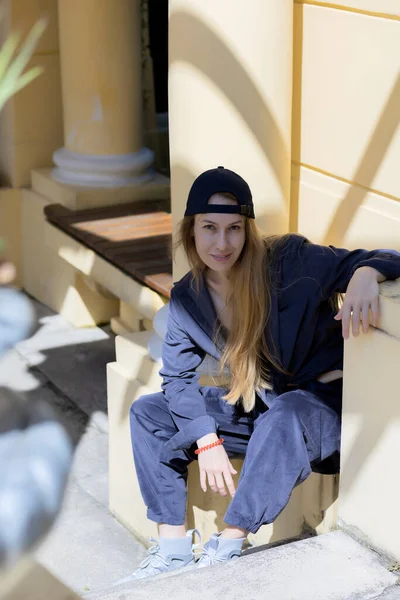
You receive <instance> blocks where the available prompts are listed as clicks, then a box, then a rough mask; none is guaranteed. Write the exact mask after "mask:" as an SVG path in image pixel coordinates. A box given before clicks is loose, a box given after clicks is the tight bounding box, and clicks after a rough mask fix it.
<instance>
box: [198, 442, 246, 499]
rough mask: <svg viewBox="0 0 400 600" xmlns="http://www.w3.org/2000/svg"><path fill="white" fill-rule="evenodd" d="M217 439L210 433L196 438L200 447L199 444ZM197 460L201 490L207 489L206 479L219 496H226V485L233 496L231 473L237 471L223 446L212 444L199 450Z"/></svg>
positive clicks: (233, 486) (205, 444) (233, 487)
mask: <svg viewBox="0 0 400 600" xmlns="http://www.w3.org/2000/svg"><path fill="white" fill-rule="evenodd" d="M217 440H218V437H217V436H216V435H215V434H210V435H207V436H204V437H203V438H201V439H200V440H198V441H197V445H198V446H199V448H200V447H201V446H207V445H208V444H212V443H213V442H216V441H217ZM198 460H199V470H200V485H201V489H202V490H203V492H206V491H207V481H208V485H209V486H210V488H211V489H212V491H213V492H218V493H219V494H221V496H226V495H227V491H226V487H227V488H228V491H229V493H230V495H231V496H232V497H233V496H234V494H235V484H234V482H233V479H232V475H235V474H236V473H237V471H236V470H235V469H234V468H233V466H232V464H231V461H230V460H229V458H228V455H227V453H226V451H225V448H224V447H223V446H222V445H221V446H214V448H210V449H209V450H205V451H204V452H200V454H199V455H198ZM225 484H226V487H225Z"/></svg>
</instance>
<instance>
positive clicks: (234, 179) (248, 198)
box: [185, 167, 255, 219]
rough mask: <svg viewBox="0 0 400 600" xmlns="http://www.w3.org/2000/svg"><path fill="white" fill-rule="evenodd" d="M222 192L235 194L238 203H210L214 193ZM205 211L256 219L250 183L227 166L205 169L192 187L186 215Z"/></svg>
mask: <svg viewBox="0 0 400 600" xmlns="http://www.w3.org/2000/svg"><path fill="white" fill-rule="evenodd" d="M221 192H229V193H230V194H233V195H234V196H235V198H237V200H238V204H229V205H226V204H208V201H209V199H210V198H211V196H212V195H213V194H218V193H221ZM203 213H230V214H240V215H244V216H245V217H249V218H250V219H254V218H255V215H254V206H253V198H252V195H251V191H250V188H249V185H248V184H247V183H246V181H245V180H244V179H243V178H242V177H240V175H238V174H237V173H235V172H234V171H230V170H229V169H225V167H217V168H216V169H209V170H208V171H204V173H201V175H199V176H198V177H197V179H195V181H194V183H193V185H192V187H191V188H190V192H189V196H188V199H187V204H186V211H185V217H189V216H191V215H198V214H203Z"/></svg>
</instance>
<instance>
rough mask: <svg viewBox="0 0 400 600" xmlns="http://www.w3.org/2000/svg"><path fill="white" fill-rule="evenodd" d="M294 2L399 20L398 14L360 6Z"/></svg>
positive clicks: (309, 0) (304, 0) (295, 1)
mask: <svg viewBox="0 0 400 600" xmlns="http://www.w3.org/2000/svg"><path fill="white" fill-rule="evenodd" d="M294 4H301V5H309V6H319V7H320V8H331V9H334V10H341V11H342V12H350V13H356V14H358V15H366V16H367V17H376V18H378V19H388V20H390V21H400V16H399V15H391V14H389V13H380V12H374V11H371V10H362V9H361V8H351V7H350V6H341V5H340V4H335V3H331V2H318V1H317V0H315V1H314V0H294Z"/></svg>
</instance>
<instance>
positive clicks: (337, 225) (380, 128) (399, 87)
mask: <svg viewBox="0 0 400 600" xmlns="http://www.w3.org/2000/svg"><path fill="white" fill-rule="evenodd" d="M399 106H400V75H399V76H398V77H397V80H396V83H395V84H394V86H393V88H392V91H391V93H390V96H389V98H388V100H387V102H386V105H385V106H384V108H383V110H382V113H381V116H380V118H379V121H378V123H377V125H376V127H375V130H374V131H373V133H372V135H371V137H370V140H369V143H368V145H367V146H366V150H365V152H364V156H363V157H362V159H361V161H360V164H359V166H358V168H357V170H356V172H355V173H354V176H353V178H352V180H353V181H355V182H358V181H362V182H363V185H362V186H360V185H357V184H356V185H352V186H351V187H350V189H349V191H348V193H347V194H346V196H345V197H344V198H343V200H341V202H340V205H339V206H338V208H337V210H336V213H335V215H334V217H333V219H332V221H331V224H330V226H329V229H328V231H327V233H326V236H325V243H330V242H331V241H332V240H334V241H335V244H340V241H341V240H342V239H343V237H344V235H345V233H346V231H347V229H345V228H344V224H346V226H347V228H348V227H349V226H350V224H351V221H352V220H353V219H354V217H355V215H356V213H357V210H358V208H359V207H360V206H361V205H362V203H363V201H364V198H365V196H366V194H367V193H368V191H369V186H370V184H372V182H373V180H374V178H375V175H376V173H377V172H378V169H379V167H380V165H381V163H382V161H383V159H384V157H385V154H386V151H387V149H388V148H389V146H390V144H391V142H392V139H393V137H394V135H395V133H396V130H397V128H398V126H399V123H400V111H399ZM382 242H384V240H382ZM383 245H384V244H383Z"/></svg>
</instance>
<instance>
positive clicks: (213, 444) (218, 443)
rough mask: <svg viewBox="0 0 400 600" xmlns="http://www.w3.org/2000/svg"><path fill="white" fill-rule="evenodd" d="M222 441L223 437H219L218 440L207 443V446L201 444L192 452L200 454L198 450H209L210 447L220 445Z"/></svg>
mask: <svg viewBox="0 0 400 600" xmlns="http://www.w3.org/2000/svg"><path fill="white" fill-rule="evenodd" d="M224 441H225V440H224V438H219V440H217V441H216V442H213V443H212V444H208V446H202V447H201V448H197V450H195V451H194V453H195V454H200V452H204V451H205V450H209V449H210V448H214V447H215V446H220V445H221V444H223V443H224Z"/></svg>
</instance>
